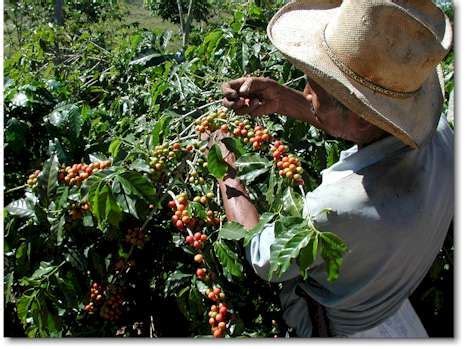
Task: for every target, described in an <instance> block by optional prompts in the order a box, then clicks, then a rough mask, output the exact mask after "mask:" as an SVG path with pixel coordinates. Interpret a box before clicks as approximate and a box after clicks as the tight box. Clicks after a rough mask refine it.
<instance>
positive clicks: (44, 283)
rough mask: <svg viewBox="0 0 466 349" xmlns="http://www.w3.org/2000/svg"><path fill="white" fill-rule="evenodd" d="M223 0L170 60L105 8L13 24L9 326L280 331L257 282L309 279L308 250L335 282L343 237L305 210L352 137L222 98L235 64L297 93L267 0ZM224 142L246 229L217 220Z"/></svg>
mask: <svg viewBox="0 0 466 349" xmlns="http://www.w3.org/2000/svg"><path fill="white" fill-rule="evenodd" d="M87 3H88V2H86V1H79V2H73V3H72V5H73V6H78V7H79V6H87ZM100 3H101V2H99V4H100ZM31 6H32V5H31ZM99 6H100V5H99ZM230 6H231V10H232V12H233V16H232V18H231V19H230V20H229V21H227V23H225V24H223V25H219V26H217V25H216V26H212V27H207V29H195V30H193V32H192V33H191V35H190V38H189V43H188V44H187V45H186V46H185V49H184V51H183V52H182V53H180V52H175V53H173V52H168V51H167V45H168V44H169V42H170V40H171V36H170V34H169V33H168V32H150V31H147V30H145V29H142V28H139V27H138V26H137V25H127V24H124V23H122V22H118V21H115V16H114V14H112V13H107V12H105V11H104V6H103V5H102V6H101V7H98V8H97V10H98V11H99V12H98V15H96V17H95V20H93V21H90V23H88V24H86V25H84V26H83V25H80V22H79V20H78V19H76V18H75V16H73V15H72V9H73V7H72V6H71V5H69V7H67V9H68V11H70V12H68V14H69V15H67V16H66V18H65V25H64V26H63V27H60V26H56V25H54V24H48V23H37V24H36V25H34V28H33V29H29V31H28V29H27V26H26V27H24V28H22V29H21V30H23V31H25V32H23V33H22V36H21V44H20V45H17V46H15V47H14V50H12V51H11V52H10V53H9V55H8V56H7V57H6V60H5V77H4V81H5V93H4V95H5V105H4V108H5V109H4V112H5V148H4V157H5V191H4V198H5V203H6V208H5V210H4V228H5V237H4V246H5V247H4V254H5V271H4V273H5V274H4V289H5V317H6V318H8V319H11V321H8V322H7V323H6V328H5V334H6V335H7V336H28V337H62V336H99V337H102V336H106V337H108V336H122V337H133V336H145V337H181V336H189V337H214V338H225V337H227V338H228V337H281V336H284V335H285V333H286V329H287V328H286V325H285V324H284V323H283V321H282V318H281V309H280V301H279V297H278V295H279V292H280V288H281V285H280V284H278V283H273V282H270V281H271V280H272V279H274V278H279V277H280V276H281V275H282V274H283V273H284V272H285V271H286V270H287V269H288V267H289V266H290V264H291V263H292V262H294V261H298V262H299V266H300V268H301V274H302V275H301V277H303V278H307V277H309V276H308V275H307V272H306V271H307V267H308V266H309V265H310V264H311V263H312V261H313V260H314V259H315V258H317V256H319V255H320V256H322V258H323V259H324V260H325V262H326V266H327V274H328V279H329V281H333V280H335V279H336V278H337V277H338V271H339V267H340V265H341V263H344V254H345V251H346V246H345V244H344V241H341V240H340V239H339V238H338V236H336V235H334V234H332V233H329V232H320V231H318V230H317V229H316V228H315V227H314V226H313V224H312V217H303V216H302V206H303V195H304V193H306V192H308V191H309V190H312V189H314V188H315V187H316V186H317V185H318V184H319V181H320V171H321V170H322V169H324V168H325V167H327V166H330V165H331V164H333V163H334V162H336V161H337V160H338V154H339V151H340V150H342V149H344V148H346V147H347V146H348V145H347V144H345V143H344V142H341V141H337V140H334V139H331V138H328V137H327V136H326V135H325V134H323V133H321V132H320V131H319V130H317V129H315V128H313V127H310V126H309V125H307V124H303V123H301V122H298V121H294V120H291V119H287V118H285V117H283V116H281V115H271V116H268V117H260V118H257V117H256V118H252V117H248V116H241V117H239V116H236V115H234V114H233V113H231V112H230V111H227V110H226V109H224V108H222V107H221V105H220V99H221V97H222V96H221V94H220V90H219V86H220V84H221V82H223V81H225V80H228V79H232V78H236V77H238V76H242V75H244V74H246V73H247V74H253V75H266V76H270V77H271V78H274V79H276V80H277V81H279V82H280V83H282V84H288V85H290V86H292V87H294V88H297V89H302V88H303V86H304V80H303V79H302V73H300V72H299V71H298V70H296V69H295V68H294V67H293V66H291V65H290V64H289V63H287V62H286V61H284V59H283V58H282V57H281V56H280V55H279V54H278V53H277V52H276V51H275V50H274V49H273V48H272V47H271V45H270V43H269V42H268V40H267V38H266V35H265V26H264V24H265V23H267V20H268V19H269V18H270V14H271V13H273V11H274V10H276V9H277V6H275V7H274V6H272V5H270V4H268V6H267V8H265V9H262V8H261V7H259V6H257V5H255V4H254V3H253V2H248V4H235V5H230ZM73 11H74V10H73ZM109 12H111V11H109ZM106 13H107V14H106ZM93 15H94V14H93V13H92V12H90V13H89V14H88V16H93ZM12 42H13V41H12ZM57 45H58V47H59V49H58V50H57ZM215 135H219V136H220V137H219V139H220V140H219V142H221V143H218V144H216V143H215V142H214V143H212V142H209V139H211V138H212V137H213V136H215ZM219 145H222V146H224V147H226V148H227V149H228V150H229V151H231V152H234V153H235V155H236V158H237V160H236V167H237V170H238V173H237V175H238V177H239V178H240V179H241V180H242V182H243V183H244V184H245V185H246V187H247V190H248V193H249V196H250V198H251V200H252V201H253V202H254V203H255V205H256V207H257V209H258V211H259V212H260V214H261V216H260V221H259V223H258V224H257V225H256V226H255V227H254V228H252V229H249V230H248V229H245V228H244V227H243V226H241V225H240V224H238V223H236V222H228V221H227V220H226V217H225V212H224V209H223V204H222V202H221V199H220V193H219V187H218V184H217V181H218V179H219V178H222V177H223V176H224V175H225V173H226V172H227V171H228V165H227V164H226V163H225V162H224V161H223V156H222V151H221V149H220V146H219ZM270 223H274V225H275V234H276V235H277V236H278V237H280V239H279V240H278V241H277V243H276V244H275V245H273V246H272V248H271V269H270V275H269V279H268V280H262V279H260V278H259V277H258V276H257V275H256V274H255V273H254V271H253V270H252V268H251V266H250V265H249V264H248V262H247V260H246V257H245V247H246V246H248V245H249V243H250V241H251V239H252V238H253V237H254V236H255V235H256V234H258V233H260V232H261V231H262V229H264V227H265V226H266V225H267V224H270ZM442 256H443V258H444V259H442V261H441V262H438V263H437V264H436V265H440V266H441V267H440V271H438V273H440V274H442V273H443V271H442V270H444V269H442V268H443V266H444V265H446V263H447V262H448V260H446V259H445V255H442ZM446 256H447V257H448V256H449V255H446ZM440 263H441V264H440ZM437 279H438V278H437ZM437 279H436V280H437ZM438 304H440V305H442V304H443V302H438ZM166 319H170V321H166Z"/></svg>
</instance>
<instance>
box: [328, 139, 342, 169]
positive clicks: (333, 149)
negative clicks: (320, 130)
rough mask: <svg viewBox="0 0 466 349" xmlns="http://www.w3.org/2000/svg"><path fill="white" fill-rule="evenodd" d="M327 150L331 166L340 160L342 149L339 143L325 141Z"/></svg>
mask: <svg viewBox="0 0 466 349" xmlns="http://www.w3.org/2000/svg"><path fill="white" fill-rule="evenodd" d="M325 151H326V153H327V167H330V166H332V165H333V164H334V163H336V162H337V161H338V160H339V157H340V150H339V148H338V143H336V142H325Z"/></svg>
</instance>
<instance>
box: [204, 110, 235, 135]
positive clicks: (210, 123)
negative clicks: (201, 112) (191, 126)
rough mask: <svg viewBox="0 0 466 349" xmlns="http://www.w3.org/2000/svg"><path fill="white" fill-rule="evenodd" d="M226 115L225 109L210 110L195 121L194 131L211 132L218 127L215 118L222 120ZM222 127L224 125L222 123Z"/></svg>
mask: <svg viewBox="0 0 466 349" xmlns="http://www.w3.org/2000/svg"><path fill="white" fill-rule="evenodd" d="M226 117H227V114H226V109H224V108H220V109H219V110H218V111H214V112H211V113H209V114H207V115H205V116H203V117H201V118H199V120H197V121H196V131H197V132H199V133H204V132H213V131H215V130H217V129H218V122H217V120H218V119H220V120H224V119H225V118H226ZM222 127H223V128H224V126H223V125H222Z"/></svg>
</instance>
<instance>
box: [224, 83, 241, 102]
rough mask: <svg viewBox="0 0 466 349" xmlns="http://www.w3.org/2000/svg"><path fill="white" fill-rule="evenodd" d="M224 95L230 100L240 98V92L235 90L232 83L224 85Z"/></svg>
mask: <svg viewBox="0 0 466 349" xmlns="http://www.w3.org/2000/svg"><path fill="white" fill-rule="evenodd" d="M222 93H223V95H224V96H225V97H226V98H228V99H236V98H238V92H237V91H236V90H235V89H233V88H232V87H231V85H230V83H228V82H226V83H224V84H222Z"/></svg>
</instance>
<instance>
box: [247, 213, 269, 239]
mask: <svg viewBox="0 0 466 349" xmlns="http://www.w3.org/2000/svg"><path fill="white" fill-rule="evenodd" d="M273 217H275V214H274V213H271V212H265V213H263V214H262V215H261V216H260V218H259V222H258V223H257V224H256V225H255V226H254V227H253V228H251V229H249V230H248V232H247V234H246V236H245V238H244V243H243V245H244V246H248V245H249V244H250V243H251V240H252V239H253V238H254V236H256V235H258V234H260V233H262V231H263V230H264V228H265V226H266V224H267V223H269V222H270V221H271V220H272V218H273Z"/></svg>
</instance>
